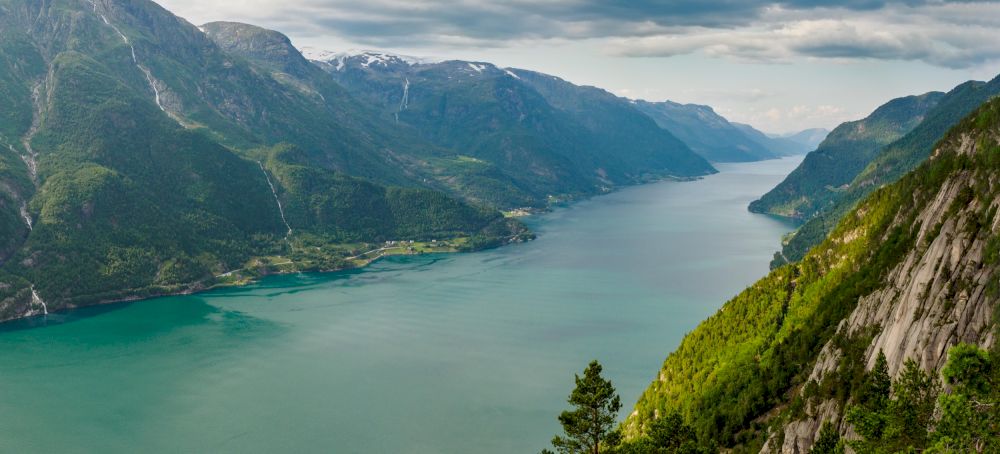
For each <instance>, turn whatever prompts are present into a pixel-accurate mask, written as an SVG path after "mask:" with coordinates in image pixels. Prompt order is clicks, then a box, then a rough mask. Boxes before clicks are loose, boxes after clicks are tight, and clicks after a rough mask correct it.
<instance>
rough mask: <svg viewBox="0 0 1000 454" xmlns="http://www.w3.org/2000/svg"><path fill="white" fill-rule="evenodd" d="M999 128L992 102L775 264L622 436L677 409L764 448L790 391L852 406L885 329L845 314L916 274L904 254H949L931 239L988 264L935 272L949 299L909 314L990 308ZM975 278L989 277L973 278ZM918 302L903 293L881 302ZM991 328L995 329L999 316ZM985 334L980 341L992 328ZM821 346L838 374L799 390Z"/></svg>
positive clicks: (709, 323)
mask: <svg viewBox="0 0 1000 454" xmlns="http://www.w3.org/2000/svg"><path fill="white" fill-rule="evenodd" d="M998 131H1000V102H997V101H993V102H990V103H989V104H987V105H985V106H984V107H982V108H981V109H979V110H978V111H977V112H976V113H974V114H973V115H971V116H969V117H968V118H967V119H965V120H963V121H962V122H961V123H960V124H959V125H958V126H956V127H955V128H954V129H952V130H951V131H950V132H948V133H947V135H945V137H944V138H943V139H941V141H940V142H939V145H938V146H937V150H938V151H937V152H936V154H935V156H934V158H933V159H931V160H930V161H928V162H926V163H925V164H923V165H921V166H919V167H918V168H917V169H916V170H915V171H913V172H912V173H909V174H907V175H906V176H904V177H903V178H901V179H900V180H899V181H898V182H896V183H894V184H892V185H889V186H886V187H883V188H880V189H877V190H875V191H874V192H873V193H872V194H870V195H869V196H868V197H867V198H865V199H864V200H863V201H862V202H860V203H859V204H858V206H857V207H856V208H855V209H854V210H852V211H851V212H850V213H848V214H847V215H846V216H845V217H844V218H843V219H842V220H841V221H840V223H839V224H838V225H837V226H836V228H835V229H833V231H832V232H831V234H830V235H829V237H827V238H826V239H825V240H824V241H822V242H821V243H819V244H818V245H817V246H816V247H814V248H812V249H811V250H810V251H809V252H808V253H807V254H806V255H805V257H804V258H803V259H802V260H801V261H800V262H798V263H794V264H791V265H786V266H783V267H780V268H778V269H776V270H774V271H772V272H771V273H770V274H769V275H768V276H767V277H765V278H763V279H761V280H760V281H758V282H757V283H755V284H753V285H752V286H750V287H749V288H747V289H746V290H745V291H744V292H742V293H740V294H739V295H738V296H736V297H735V298H734V299H732V300H730V301H729V302H727V303H726V304H725V305H724V306H723V307H722V309H720V310H719V312H718V313H716V314H715V315H714V316H712V317H711V318H709V319H708V320H706V321H705V322H703V323H702V324H701V325H699V326H698V327H697V328H696V329H695V330H694V331H692V332H691V333H690V334H688V335H687V336H686V337H685V338H684V340H683V341H682V342H681V345H680V346H679V347H678V348H677V350H676V351H674V352H673V353H671V354H670V356H669V357H668V358H667V359H666V361H665V362H664V364H663V367H662V369H661V370H660V372H659V374H658V375H657V378H656V379H655V380H654V381H653V383H652V385H650V387H649V388H648V389H647V390H646V392H645V393H644V394H643V396H642V397H641V398H640V400H639V402H638V403H637V405H636V407H635V411H634V412H633V413H632V414H631V415H630V416H629V418H628V419H627V420H626V422H625V424H624V429H625V433H626V434H627V435H628V437H630V438H631V439H633V440H639V439H640V438H639V437H640V434H642V433H644V432H645V431H646V430H647V428H648V427H649V426H650V424H651V423H652V421H653V420H654V419H656V415H661V416H662V415H667V414H671V413H673V412H677V413H679V414H680V415H681V416H682V417H683V419H684V420H685V421H686V423H687V424H690V425H691V426H692V427H693V428H694V430H695V432H696V433H697V435H698V438H699V440H701V441H702V443H703V444H705V445H706V446H718V447H732V448H737V449H736V451H737V452H758V451H759V450H760V447H761V445H762V444H763V443H764V441H765V440H766V439H767V438H768V433H769V431H770V432H772V433H774V432H776V431H779V430H780V429H781V427H782V425H783V424H784V423H786V422H789V421H791V420H794V419H796V418H800V417H802V416H803V414H804V413H803V412H804V411H805V410H803V408H804V407H803V405H804V403H803V401H802V400H796V399H794V398H793V397H794V396H796V395H805V396H806V397H809V396H815V398H816V399H820V400H822V399H830V400H831V402H835V403H836V402H839V408H844V406H847V405H851V404H852V403H856V402H857V399H860V398H861V397H859V396H861V394H860V393H861V392H862V388H863V386H862V383H863V382H864V377H865V362H866V360H865V358H866V356H865V355H866V354H867V355H874V354H875V353H877V352H870V351H866V349H867V347H868V344H869V342H871V340H872V336H874V335H875V334H877V333H879V332H880V331H881V330H882V329H886V330H888V329H889V328H890V327H889V326H884V325H881V326H880V325H868V324H867V323H872V321H866V318H865V317H863V316H860V318H859V317H858V316H855V317H852V318H851V319H850V320H849V321H848V320H847V319H848V316H849V315H850V314H851V313H852V311H853V310H854V309H855V308H856V307H857V306H858V304H859V300H861V299H863V298H864V297H869V298H871V295H873V294H874V295H876V297H877V295H879V294H880V292H885V291H891V290H886V289H895V288H901V286H903V282H910V281H909V280H910V279H912V278H913V277H912V275H906V274H899V273H901V272H892V270H894V269H897V270H898V269H899V268H898V266H899V265H900V264H901V263H902V262H903V261H904V259H905V260H906V261H907V263H913V260H920V258H921V257H924V259H925V260H929V261H930V262H936V261H939V260H943V258H942V257H946V256H949V257H950V255H948V252H947V251H949V250H950V249H951V247H936V246H935V245H937V244H943V243H942V242H950V241H952V237H954V236H955V235H959V232H960V236H961V238H959V239H958V240H957V241H959V242H960V244H963V245H966V247H968V248H970V249H969V251H967V252H966V254H967V255H964V257H976V256H979V255H978V254H982V257H984V258H983V259H982V260H981V261H980V260H972V261H971V265H969V266H973V267H974V268H972V269H966V268H963V269H962V270H958V269H954V270H949V269H947V267H948V265H947V264H942V265H940V266H939V267H938V268H936V269H935V272H936V273H937V274H936V276H937V277H935V279H938V281H935V284H934V289H935V295H937V289H939V288H941V287H940V286H941V285H943V286H945V287H944V288H946V289H950V290H948V291H944V292H942V293H941V294H940V295H939V296H934V297H933V298H931V297H930V295H927V301H928V302H933V303H934V304H944V305H949V304H950V305H951V306H950V307H949V306H945V307H937V306H929V307H924V308H923V309H922V311H923V312H921V313H918V314H916V315H915V316H916V317H925V316H929V317H931V318H930V320H940V321H939V322H934V323H949V322H947V321H946V320H950V318H949V317H951V316H949V315H948V314H949V313H950V312H949V311H951V310H957V309H953V308H954V307H955V306H954V304H955V302H954V298H956V296H954V295H958V294H962V295H970V294H974V295H976V296H975V297H974V298H972V299H974V300H975V301H977V302H983V303H984V304H985V305H986V307H985V309H984V310H987V311H992V310H993V308H995V307H996V303H997V296H996V295H997V293H996V292H997V287H996V285H995V282H993V283H990V282H991V281H990V279H995V276H996V273H997V271H998V270H997V267H998V266H1000V262H998V261H997V255H996V252H995V250H996V248H997V245H998V244H1000V236H998V233H1000V232H998V231H997V228H996V225H997V223H996V219H995V215H996V204H995V201H996V200H997V195H998V192H1000V184H998V181H997V175H998V174H1000V143H998V142H997V132H998ZM905 269H911V268H904V270H905ZM913 272H917V271H913ZM972 275H976V276H981V278H980V279H982V280H968V279H969V278H968V277H967V276H972ZM989 276H993V278H990V277H989ZM921 282H922V281H921ZM917 285H927V286H928V287H927V288H928V290H925V291H928V292H929V291H930V285H931V284H930V283H926V282H925V283H921V284H917ZM949 295H952V296H949ZM990 295H992V296H990ZM910 298H911V296H907V295H900V296H897V297H896V298H887V299H886V300H885V301H887V302H891V301H895V300H897V299H906V300H909V299H910ZM919 301H920V299H915V300H913V302H914V303H915V304H918V303H919ZM875 303H877V300H872V301H871V302H870V303H869V304H875ZM970 304H971V303H970ZM977 304H978V303H977ZM963 309H964V310H970V311H972V310H976V309H972V308H967V307H964V306H963ZM928 314H929V315H928ZM959 314H961V313H959ZM958 316H959V317H963V316H961V315H958ZM908 320H909V319H902V320H900V321H899V323H903V324H906V323H908ZM987 322H988V323H989V325H990V326H994V327H995V320H994V321H993V322H989V319H987ZM907 326H909V325H907ZM920 326H923V325H920ZM927 328H928V329H932V328H930V327H927ZM933 329H943V328H942V327H940V326H939V327H938V328H933ZM991 329H993V328H986V329H984V330H982V331H978V332H977V333H978V334H974V335H975V336H987V335H988V333H990V332H991V331H990V330H991ZM912 335H914V336H918V338H924V337H921V336H927V337H929V336H930V335H931V334H930V333H929V332H928V333H924V334H919V333H917V334H912ZM977 338H978V337H977ZM948 342H949V343H951V344H952V345H954V343H956V342H958V340H957V339H955V338H951V339H949V341H948ZM824 345H827V347H826V348H832V349H834V350H837V351H838V352H837V353H836V354H835V356H833V358H834V360H835V361H836V362H835V363H833V365H827V366H823V368H824V369H825V370H832V371H833V372H831V373H830V374H829V375H827V377H826V378H824V380H823V381H822V383H816V382H812V384H809V385H808V386H807V387H806V389H805V391H802V392H803V393H804V394H799V391H801V390H802V389H803V388H802V387H803V386H806V385H807V381H808V379H809V377H810V371H812V370H813V366H814V365H816V367H818V368H819V367H820V364H819V362H820V360H819V359H818V358H819V356H820V350H821V348H824ZM893 348H895V346H893ZM928 348H930V347H928ZM868 364H871V363H870V362H869V363H868ZM939 367H940V366H939ZM813 386H816V387H815V388H813ZM769 428H770V429H769ZM779 441H780V440H779ZM913 446H914V447H916V448H920V447H921V446H918V445H913ZM887 452H890V451H887ZM892 452H894V451H892Z"/></svg>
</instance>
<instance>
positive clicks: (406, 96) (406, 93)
mask: <svg viewBox="0 0 1000 454" xmlns="http://www.w3.org/2000/svg"><path fill="white" fill-rule="evenodd" d="M403 80H405V81H406V82H404V83H403V99H401V100H400V101H399V109H398V110H397V111H396V115H395V116H396V123H399V114H400V113H402V112H403V111H404V110H406V108H407V107H410V79H409V78H406V79H403Z"/></svg>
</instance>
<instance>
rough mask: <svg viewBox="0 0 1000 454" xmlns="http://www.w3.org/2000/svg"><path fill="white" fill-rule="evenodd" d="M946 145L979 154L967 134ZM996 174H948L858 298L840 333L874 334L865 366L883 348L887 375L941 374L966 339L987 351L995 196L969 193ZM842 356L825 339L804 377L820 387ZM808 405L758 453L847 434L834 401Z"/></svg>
mask: <svg viewBox="0 0 1000 454" xmlns="http://www.w3.org/2000/svg"><path fill="white" fill-rule="evenodd" d="M952 143H953V149H954V150H955V151H956V152H957V153H958V154H960V155H963V154H964V155H971V154H974V153H976V151H977V150H976V145H977V141H976V140H974V138H972V137H970V136H968V135H965V136H962V137H960V138H959V139H958V140H956V141H953V142H952ZM998 177H1000V176H998V175H995V174H990V173H988V172H976V171H974V170H964V171H960V172H956V173H954V174H953V175H951V176H950V178H948V179H947V180H946V181H945V182H944V183H943V184H942V186H941V187H940V189H939V190H938V192H937V193H936V194H935V196H934V197H933V198H932V199H931V202H930V203H928V204H927V205H926V206H924V207H923V208H922V209H921V210H920V212H919V215H918V216H917V222H918V223H919V234H918V235H917V244H916V246H915V247H914V248H913V249H912V250H910V251H909V253H907V254H906V256H905V257H904V258H903V260H902V261H901V262H900V263H899V264H898V265H897V266H896V267H894V268H893V269H892V271H891V272H890V273H889V274H888V275H887V276H886V278H885V279H884V285H883V286H882V287H881V288H879V289H878V290H876V291H875V292H873V293H871V294H869V295H868V296H866V297H864V298H862V299H861V300H859V302H858V305H857V307H856V308H855V309H854V311H853V312H852V313H851V314H850V316H849V317H848V318H847V319H845V320H844V321H842V322H841V323H840V326H839V327H838V331H839V332H841V333H844V334H847V335H849V336H850V335H855V334H858V333H860V332H861V331H862V330H864V329H872V328H874V329H875V330H876V334H875V335H874V338H873V340H872V342H871V344H870V345H869V346H868V348H867V350H866V351H865V354H864V357H863V359H864V361H866V367H867V368H868V369H870V368H871V367H873V366H874V364H875V361H876V358H877V357H878V353H879V352H880V351H881V352H884V353H885V356H886V359H887V360H888V366H889V372H890V374H892V375H893V376H895V375H896V374H897V373H899V371H900V370H901V369H902V368H903V364H904V362H905V361H906V360H909V359H912V360H914V361H916V362H917V363H918V364H919V365H920V366H921V367H922V368H924V369H925V370H929V371H938V372H939V371H940V370H941V368H942V367H943V366H944V364H945V362H946V361H947V352H948V349H949V348H951V347H952V346H954V345H956V344H958V343H960V342H966V343H972V344H978V345H980V346H982V347H989V346H991V345H992V344H993V343H994V342H995V339H994V334H993V333H994V330H993V329H992V326H993V323H992V321H993V311H994V309H995V307H996V304H997V299H998V296H997V294H996V290H995V289H992V288H991V286H995V285H996V280H997V278H998V275H997V273H996V267H995V266H992V265H991V264H987V263H984V252H985V251H986V247H987V242H988V240H989V239H990V238H993V237H995V236H996V235H997V234H998V233H1000V216H992V220H991V222H989V223H988V224H987V225H978V224H977V222H979V220H981V219H989V218H990V217H989V216H984V214H985V213H990V212H993V213H995V212H996V211H998V210H1000V199H997V198H995V197H994V198H986V199H983V198H981V197H978V196H973V195H970V194H973V193H974V192H973V190H972V188H974V187H976V186H979V187H989V188H995V187H997V185H998V184H1000V182H998ZM992 192H993V191H990V193H992ZM897 222H899V221H897ZM984 230H985V231H984ZM840 355H841V352H840V351H839V350H838V349H837V347H836V346H835V345H834V343H833V341H832V340H831V341H830V342H828V343H827V344H826V345H825V346H824V348H823V350H822V353H821V354H820V355H819V357H818V358H817V360H816V362H815V365H814V367H813V370H812V372H811V374H810V377H809V379H810V380H815V381H816V382H817V383H818V382H821V381H822V380H823V378H824V377H826V376H827V375H828V374H830V373H832V372H834V371H835V370H836V369H837V367H838V363H839V358H840ZM802 392H804V391H802ZM807 407H808V408H807V409H806V414H807V416H806V417H805V418H802V419H799V420H795V421H792V422H789V423H787V424H786V425H785V426H784V429H783V437H780V436H777V434H772V438H771V440H770V441H769V443H768V444H766V445H765V446H764V449H763V451H762V452H781V453H787V454H800V453H807V452H809V448H810V447H811V446H812V443H813V442H814V441H815V439H816V438H817V437H818V435H819V431H820V428H821V427H822V425H823V422H824V421H831V422H833V423H834V424H837V425H838V426H839V428H840V431H841V434H842V436H845V437H850V436H851V435H852V433H851V428H850V427H849V425H848V424H847V423H846V422H844V421H843V420H842V417H843V412H842V409H841V408H838V403H837V402H836V401H833V400H826V401H823V402H821V403H819V404H817V405H815V406H813V405H807ZM779 440H781V442H780V443H778V441H779ZM779 444H780V446H777V445H779Z"/></svg>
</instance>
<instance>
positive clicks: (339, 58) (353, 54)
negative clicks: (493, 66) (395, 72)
mask: <svg viewBox="0 0 1000 454" xmlns="http://www.w3.org/2000/svg"><path fill="white" fill-rule="evenodd" d="M299 52H301V53H302V56H303V57H305V58H306V59H307V60H312V61H319V62H324V63H330V64H333V63H334V62H336V65H337V66H336V69H337V71H341V70H343V69H344V66H346V65H347V62H348V60H359V61H361V66H363V67H365V68H368V67H370V66H371V65H376V66H379V65H388V64H392V63H399V64H406V65H410V66H413V65H425V64H431V63H440V62H441V60H439V59H435V58H426V57H413V56H409V55H400V54H393V53H388V52H379V51H374V50H360V49H348V50H346V51H343V52H335V51H330V50H324V49H317V48H315V47H309V46H303V47H301V48H299Z"/></svg>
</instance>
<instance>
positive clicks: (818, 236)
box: [751, 76, 1000, 266]
mask: <svg viewBox="0 0 1000 454" xmlns="http://www.w3.org/2000/svg"><path fill="white" fill-rule="evenodd" d="M997 95H1000V76H998V77H997V78H994V79H993V80H991V81H989V82H980V81H969V82H965V83H963V84H960V85H958V86H956V87H955V88H953V89H952V90H950V91H949V92H947V93H938V92H934V93H933V94H932V95H931V96H933V97H934V99H933V106H929V108H927V109H926V110H925V111H924V112H923V115H921V118H920V121H919V123H918V124H916V125H913V127H912V129H910V130H909V131H908V132H907V133H906V134H905V135H902V136H900V137H898V138H896V139H895V140H893V141H891V142H890V143H887V144H885V145H882V146H881V147H878V148H877V149H874V150H872V149H871V148H865V147H858V146H857V144H853V145H852V144H848V146H846V147H844V148H843V150H844V151H845V154H844V155H833V156H830V157H828V166H832V167H840V168H841V169H843V168H844V167H847V168H848V169H849V170H850V171H851V172H849V173H846V174H845V175H843V176H842V177H841V178H842V179H841V180H840V181H845V180H846V182H844V183H843V184H842V186H841V187H839V189H838V191H835V192H833V193H831V192H830V191H825V190H824V191H820V194H822V195H820V196H818V197H817V199H818V200H825V202H824V204H823V205H818V206H817V208H818V209H816V210H815V211H813V212H807V213H808V215H809V217H807V218H806V223H805V224H804V225H803V226H802V227H800V228H799V229H798V230H797V231H796V232H795V233H794V234H793V235H792V236H791V237H790V238H789V239H788V240H787V241H786V243H785V244H784V245H783V246H782V250H781V251H780V252H779V253H777V254H776V255H775V260H774V261H773V262H772V265H773V266H779V265H781V264H784V263H787V262H789V261H797V260H799V259H801V258H802V256H803V255H804V254H805V252H806V251H807V250H808V249H809V248H810V247H812V246H814V245H816V244H817V243H818V242H819V241H821V240H822V238H824V237H825V236H826V234H827V233H829V232H830V231H831V230H832V229H833V227H834V226H835V225H836V224H837V222H839V220H840V219H841V218H842V217H843V216H844V214H845V213H847V212H849V211H850V210H851V208H852V207H853V206H854V205H855V204H856V203H857V202H858V201H859V200H861V199H863V198H864V197H865V196H867V195H868V194H869V193H871V192H872V191H874V190H876V189H877V188H879V187H880V186H883V185H885V184H889V183H892V182H894V181H896V180H898V179H899V178H900V177H901V176H902V175H904V174H905V173H906V172H908V171H910V170H912V169H914V168H916V167H917V166H918V165H919V164H920V163H922V162H923V161H924V160H925V159H927V157H928V156H930V154H931V152H932V150H933V148H934V146H935V144H936V142H937V140H938V138H939V137H940V136H941V134H944V132H945V131H947V130H948V128H950V127H952V126H954V125H955V124H957V123H958V122H959V120H961V118H962V117H963V116H964V115H967V114H968V113H970V112H972V111H973V110H975V109H976V108H977V107H979V106H980V105H982V104H984V103H985V102H987V101H989V100H990V99H991V98H993V97H995V96H997ZM904 99H905V98H904ZM895 102H898V100H894V101H890V102H889V103H887V104H886V105H885V106H883V107H887V106H890V105H892V104H893V103H895ZM880 109H882V108H881V107H880ZM873 115H875V114H874V113H873ZM852 124H856V123H853V122H849V123H845V125H842V127H846V125H852ZM838 129H839V128H838ZM831 136H832V134H831ZM824 147H825V143H824V145H823V146H821V147H820V149H821V150H822V149H823V148H824ZM865 149H868V150H872V151H874V154H873V155H869V158H868V159H867V162H865V165H864V166H860V165H856V164H851V165H850V166H849V167H848V166H846V165H845V163H844V161H843V160H842V159H843V156H851V155H853V154H856V153H858V152H862V151H863V150H865ZM809 160H810V159H809V157H808V156H807V161H809ZM797 173H799V174H801V175H802V176H803V179H810V180H814V181H815V180H820V181H822V179H823V178H828V177H827V176H824V175H823V174H822V173H823V172H819V171H817V169H808V167H807V166H806V162H803V165H801V166H800V167H799V168H798V169H796V170H795V171H794V172H793V173H792V175H796V174H797ZM792 175H789V177H788V178H787V179H786V181H785V182H782V183H781V184H780V185H779V186H778V187H777V188H775V189H774V190H772V191H771V192H769V193H768V194H767V195H765V197H764V198H762V199H761V200H760V201H758V202H754V204H751V210H752V211H753V210H763V209H764V208H763V207H765V206H766V205H765V204H764V202H765V201H766V199H768V198H771V200H775V199H776V191H779V189H780V188H782V187H783V186H785V187H787V184H788V183H789V182H790V181H792V180H793V177H792ZM771 212H772V213H774V214H778V213H776V212H774V211H771Z"/></svg>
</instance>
